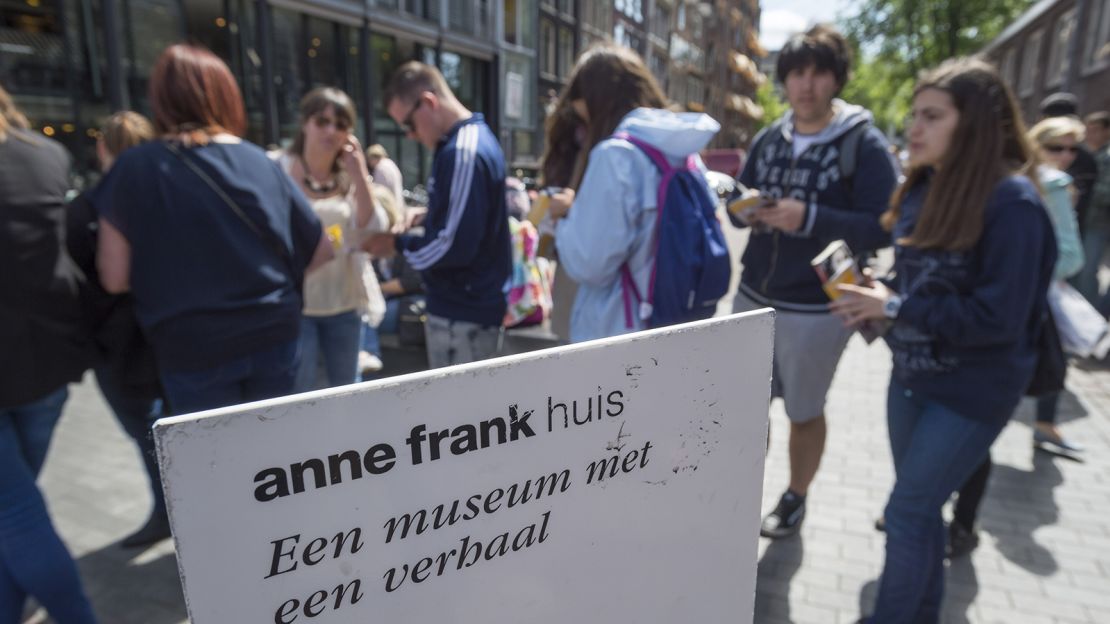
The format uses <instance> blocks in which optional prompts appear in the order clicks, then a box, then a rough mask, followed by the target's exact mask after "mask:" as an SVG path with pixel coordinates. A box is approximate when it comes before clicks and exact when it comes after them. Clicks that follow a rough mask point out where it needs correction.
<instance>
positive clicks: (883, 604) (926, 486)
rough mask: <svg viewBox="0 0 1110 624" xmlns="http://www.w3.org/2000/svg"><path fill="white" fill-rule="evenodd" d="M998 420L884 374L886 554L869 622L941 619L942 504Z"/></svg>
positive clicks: (973, 464) (908, 623) (975, 461)
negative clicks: (889, 484)
mask: <svg viewBox="0 0 1110 624" xmlns="http://www.w3.org/2000/svg"><path fill="white" fill-rule="evenodd" d="M1004 426H1005V423H1004V422H1002V423H993V422H987V421H982V420H976V419H974V418H968V417H966V416H962V415H960V414H958V413H956V412H954V411H952V410H951V409H949V408H947V407H945V406H943V405H941V404H939V403H936V402H934V401H931V400H929V399H928V398H926V397H923V396H919V395H917V394H915V393H913V392H912V391H910V390H908V389H906V388H905V387H903V386H902V385H900V384H899V383H898V382H896V381H893V380H892V381H891V382H890V389H889V391H888V394H887V428H888V432H889V434H890V450H891V454H892V455H893V457H894V473H895V482H894V490H893V491H892V492H891V494H890V500H889V501H888V502H887V506H886V512H885V513H884V515H883V517H884V518H885V519H886V562H885V563H884V565H883V574H882V577H881V578H880V581H879V595H878V598H877V599H876V601H875V611H874V613H873V614H872V615H871V617H870V619H869V620H868V621H869V622H872V623H874V624H902V623H905V624H927V623H928V624H932V623H935V622H938V621H940V605H941V600H942V599H943V597H944V547H945V542H946V540H947V532H946V531H945V528H944V519H943V518H942V517H941V507H943V506H944V503H945V502H946V501H947V500H948V498H949V497H950V496H951V495H952V492H954V491H956V489H957V488H959V487H960V486H962V485H963V484H964V482H966V481H967V480H968V477H970V476H971V474H972V473H974V472H975V470H976V469H977V468H978V467H979V465H980V464H981V463H982V462H983V460H984V459H985V458H986V457H987V453H988V452H989V451H990V447H991V444H992V443H994V440H995V438H997V437H998V434H999V433H1000V432H1001V431H1002V428H1003V427H1004Z"/></svg>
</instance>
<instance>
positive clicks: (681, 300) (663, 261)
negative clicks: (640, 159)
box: [613, 132, 732, 328]
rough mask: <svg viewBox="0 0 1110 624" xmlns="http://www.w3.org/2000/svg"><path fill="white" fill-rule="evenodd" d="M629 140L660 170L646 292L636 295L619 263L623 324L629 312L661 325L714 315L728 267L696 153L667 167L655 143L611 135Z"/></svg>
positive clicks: (630, 317)
mask: <svg viewBox="0 0 1110 624" xmlns="http://www.w3.org/2000/svg"><path fill="white" fill-rule="evenodd" d="M613 136H614V137H615V138H619V139H624V140H626V141H628V142H629V143H632V144H633V145H635V146H636V147H637V148H639V149H640V151H642V152H643V153H644V154H646V155H647V156H648V158H650V159H651V161H652V163H654V164H655V167H656V168H657V169H658V170H659V174H660V180H659V191H658V194H657V197H658V203H657V204H656V205H657V209H656V218H655V235H654V236H653V237H652V244H653V245H654V246H655V249H654V250H653V253H652V255H651V263H652V268H651V279H650V281H649V282H648V288H647V296H646V297H644V296H642V295H641V293H640V291H639V289H638V288H637V287H636V282H635V281H634V280H633V279H632V272H631V271H630V270H629V268H628V263H627V262H626V263H625V264H624V265H623V266H621V285H622V289H623V293H624V317H625V326H626V327H629V328H631V327H634V326H635V322H634V317H633V314H636V315H638V318H639V319H640V320H641V321H644V322H645V323H646V325H647V326H648V327H663V326H666V325H674V324H676V323H686V322H689V321H696V320H700V319H706V318H709V317H711V316H713V313H714V312H715V311H716V309H717V301H718V300H720V298H721V297H723V296H724V295H725V293H726V292H727V291H728V286H729V279H730V278H731V277H732V267H731V263H730V261H729V256H728V246H727V244H726V243H725V236H724V233H723V232H722V231H721V222H720V220H718V219H717V210H716V208H717V207H716V202H715V201H714V200H713V197H712V196H711V195H710V193H709V187H708V185H707V183H706V181H705V176H704V175H702V173H701V171H700V170H699V169H698V167H697V158H696V155H694V154H691V155H689V156H687V158H686V162H685V163H684V165H683V166H680V167H672V166H671V164H670V163H669V162H667V159H666V157H664V156H663V153H662V152H660V151H659V149H657V148H656V147H654V146H652V145H650V144H648V143H645V142H644V141H641V140H640V139H637V138H636V137H633V136H632V135H630V134H628V133H626V132H620V133H617V134H614V135H613Z"/></svg>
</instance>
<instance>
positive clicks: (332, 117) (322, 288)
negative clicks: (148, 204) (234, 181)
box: [278, 87, 389, 392]
mask: <svg viewBox="0 0 1110 624" xmlns="http://www.w3.org/2000/svg"><path fill="white" fill-rule="evenodd" d="M354 125H355V105H354V102H353V101H351V98H350V96H348V95H347V94H346V93H344V92H343V91H340V90H339V89H334V88H331V87H321V88H318V89H313V90H312V91H309V92H308V93H307V94H306V95H305V96H304V98H303V99H302V100H301V126H300V130H299V131H298V132H297V136H296V138H295V139H294V140H293V144H292V145H291V146H290V147H289V149H288V150H286V151H284V152H281V153H280V154H279V155H278V163H279V164H280V165H281V168H282V169H283V170H284V171H285V172H286V173H288V174H289V176H290V177H292V178H293V181H294V182H295V183H296V184H297V185H298V186H299V187H300V188H301V190H302V191H303V192H304V194H305V196H306V197H308V200H309V202H310V203H311V204H312V210H313V212H315V213H316V216H317V217H319V219H320V222H321V223H322V224H323V226H324V231H325V232H327V233H328V236H329V238H331V241H332V245H333V246H334V248H335V251H336V254H335V258H333V259H332V260H331V261H330V262H328V263H327V264H325V265H324V266H322V267H320V269H319V270H318V271H316V272H315V273H313V274H312V275H309V276H307V277H305V282H304V316H303V318H302V319H301V367H300V370H299V371H298V372H297V380H296V383H295V384H294V387H295V389H296V391H297V392H307V391H309V390H315V389H316V388H317V374H318V370H319V364H320V361H321V360H322V361H323V368H324V375H325V378H326V384H325V386H326V387H331V386H341V385H344V384H351V383H355V382H357V381H358V378H359V367H358V352H359V348H360V346H361V344H362V316H361V311H360V306H361V302H362V301H364V300H365V299H366V297H365V290H363V291H362V292H360V289H365V288H367V287H368V286H367V284H366V282H365V281H364V280H363V272H364V271H372V270H373V269H372V268H371V267H370V265H369V258H367V256H366V254H365V253H362V252H361V251H360V250H358V244H359V242H360V240H361V238H362V235H363V234H368V233H372V232H382V231H386V230H388V229H389V216H388V215H387V214H386V213H385V210H384V209H383V208H382V207H381V205H380V204H379V203H378V202H375V201H374V197H373V189H372V188H371V182H372V178H371V176H370V171H369V168H368V167H367V165H366V156H365V155H364V153H363V150H362V146H361V145H359V142H358V139H357V138H355V136H354V134H352V132H351V130H352V129H353V128H354ZM369 287H374V288H377V285H376V283H374V284H371V285H370V286H369Z"/></svg>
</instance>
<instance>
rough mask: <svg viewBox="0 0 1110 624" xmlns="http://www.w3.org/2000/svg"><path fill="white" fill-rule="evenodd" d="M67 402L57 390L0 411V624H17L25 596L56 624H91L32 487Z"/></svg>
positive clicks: (72, 569)
mask: <svg viewBox="0 0 1110 624" xmlns="http://www.w3.org/2000/svg"><path fill="white" fill-rule="evenodd" d="M67 396H68V392H67V390H66V388H65V386H62V387H61V388H60V389H58V390H56V391H54V392H53V393H52V394H50V395H48V396H46V397H45V398H42V399H39V400H38V401H35V402H34V403H29V404H27V405H21V406H19V407H9V408H0V622H19V621H20V620H21V618H22V614H23V603H24V602H25V601H26V599H27V596H28V595H31V596H34V598H35V600H37V601H38V602H39V604H41V605H42V606H43V607H45V608H46V611H47V613H49V614H50V617H51V618H53V619H54V620H55V621H57V622H58V623H59V624H90V623H94V622H96V617H95V616H94V615H93V611H92V605H90V604H89V599H88V598H87V597H86V596H85V592H84V590H83V589H82V588H81V578H80V577H79V576H78V575H77V566H76V565H75V564H74V562H73V558H72V557H71V556H70V555H69V551H68V550H66V547H65V544H64V543H62V539H61V538H60V537H59V536H58V533H57V532H56V531H55V530H54V525H53V524H51V522H50V516H49V515H48V514H47V511H46V502H45V501H44V500H43V498H42V492H40V491H39V488H38V486H36V485H35V478H36V477H37V476H38V473H39V471H40V470H41V469H42V465H43V462H44V461H45V459H46V451H47V449H48V448H49V446H50V437H51V435H52V434H53V432H54V426H55V425H56V424H57V423H58V419H59V418H61V415H62V406H63V405H65V401H66V397H67Z"/></svg>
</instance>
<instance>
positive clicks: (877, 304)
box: [829, 282, 891, 327]
mask: <svg viewBox="0 0 1110 624" xmlns="http://www.w3.org/2000/svg"><path fill="white" fill-rule="evenodd" d="M837 288H838V289H839V290H840V292H841V296H840V298H839V299H837V300H836V301H833V302H832V303H830V304H829V310H830V311H831V312H832V313H833V314H835V315H837V316H839V317H840V319H841V320H842V321H844V325H845V327H859V326H860V325H861V324H862V323H863V322H864V321H870V320H874V319H883V318H886V316H885V315H884V314H883V304H885V303H886V300H887V298H888V297H890V295H891V290H890V289H889V288H887V287H886V285H885V284H883V283H882V282H871V284H870V285H868V286H856V285H854V284H841V285H839V286H838V287H837Z"/></svg>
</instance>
